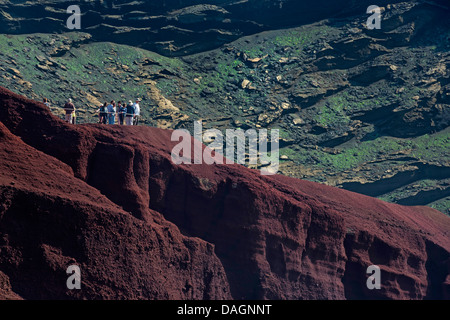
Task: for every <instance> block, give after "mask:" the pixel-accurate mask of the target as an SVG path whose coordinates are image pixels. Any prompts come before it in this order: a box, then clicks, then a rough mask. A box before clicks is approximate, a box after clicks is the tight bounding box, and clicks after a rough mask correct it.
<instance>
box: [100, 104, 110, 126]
mask: <svg viewBox="0 0 450 320" xmlns="http://www.w3.org/2000/svg"><path fill="white" fill-rule="evenodd" d="M107 105H108V104H107V103H106V102H105V103H104V104H103V105H100V109H99V110H98V111H99V113H98V119H99V120H98V123H102V124H106V117H107V116H108V110H107V108H106V107H107Z"/></svg>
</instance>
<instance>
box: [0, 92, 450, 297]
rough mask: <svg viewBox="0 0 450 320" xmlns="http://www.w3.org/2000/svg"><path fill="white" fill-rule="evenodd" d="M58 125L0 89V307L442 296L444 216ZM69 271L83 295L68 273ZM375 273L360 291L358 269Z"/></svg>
mask: <svg viewBox="0 0 450 320" xmlns="http://www.w3.org/2000/svg"><path fill="white" fill-rule="evenodd" d="M170 138H171V131H167V130H160V129H156V128H150V127H143V126H139V127H119V126H103V125H82V126H81V125H79V126H72V125H67V124H65V123H64V122H63V121H61V120H59V119H57V118H55V117H54V116H53V115H51V113H50V112H49V111H48V110H47V109H46V107H45V106H44V105H42V104H40V103H37V102H33V101H30V100H27V99H26V98H24V97H21V96H18V95H15V94H13V93H12V92H10V91H8V90H6V89H3V88H0V154H1V158H0V159H1V160H0V298H3V299H16V298H24V299H230V298H234V299H424V298H433V299H448V298H449V297H450V296H449V286H450V276H449V269H450V255H449V250H450V241H449V232H450V218H449V217H447V216H445V215H444V214H442V213H440V212H438V211H435V210H433V209H431V208H428V207H404V206H399V205H394V204H389V203H386V202H383V201H380V200H377V199H374V198H370V197H367V196H362V195H359V194H356V193H352V192H348V191H344V190H341V189H337V188H332V187H328V186H324V185H321V184H317V183H312V182H308V181H302V180H297V179H292V178H287V177H284V176H279V175H275V176H261V175H260V173H259V171H256V170H250V169H247V168H244V167H243V166H239V165H211V166H210V165H179V166H177V165H175V164H173V163H172V162H171V160H170V153H171V150H172V147H173V146H174V145H175V144H176V142H171V139H170ZM71 264H76V265H79V266H80V268H81V274H82V289H81V290H68V289H67V288H66V279H67V277H68V276H67V275H66V273H65V270H66V268H67V266H69V265H71ZM370 265H378V266H379V267H380V268H381V289H380V290H368V289H367V287H366V279H367V277H368V275H367V274H366V269H367V267H368V266H370Z"/></svg>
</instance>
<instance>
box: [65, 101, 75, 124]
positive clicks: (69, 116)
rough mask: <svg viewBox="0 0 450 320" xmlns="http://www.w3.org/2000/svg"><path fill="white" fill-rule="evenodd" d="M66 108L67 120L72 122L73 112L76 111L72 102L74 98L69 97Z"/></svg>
mask: <svg viewBox="0 0 450 320" xmlns="http://www.w3.org/2000/svg"><path fill="white" fill-rule="evenodd" d="M64 110H65V111H66V122H67V123H72V117H73V112H74V111H75V106H74V105H73V103H72V99H69V100H68V101H67V102H66V104H65V105H64Z"/></svg>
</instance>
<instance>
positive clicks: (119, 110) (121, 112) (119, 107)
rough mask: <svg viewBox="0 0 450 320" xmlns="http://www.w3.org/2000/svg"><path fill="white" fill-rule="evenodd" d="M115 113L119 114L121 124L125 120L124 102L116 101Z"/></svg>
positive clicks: (125, 108)
mask: <svg viewBox="0 0 450 320" xmlns="http://www.w3.org/2000/svg"><path fill="white" fill-rule="evenodd" d="M117 113H118V115H119V124H120V125H121V126H122V125H123V122H124V120H125V114H126V113H127V107H126V106H125V102H124V103H123V104H122V102H121V101H119V102H118V103H117Z"/></svg>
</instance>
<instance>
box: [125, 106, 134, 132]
mask: <svg viewBox="0 0 450 320" xmlns="http://www.w3.org/2000/svg"><path fill="white" fill-rule="evenodd" d="M134 113H135V110H134V106H133V101H131V100H130V101H129V102H128V105H127V113H126V115H125V124H126V125H127V126H132V125H133V118H134Z"/></svg>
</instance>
